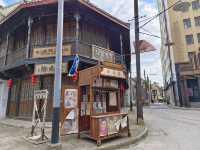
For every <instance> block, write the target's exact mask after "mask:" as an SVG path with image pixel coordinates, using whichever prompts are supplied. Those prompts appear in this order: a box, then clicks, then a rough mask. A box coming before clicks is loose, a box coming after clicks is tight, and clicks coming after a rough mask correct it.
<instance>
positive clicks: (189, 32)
mask: <svg viewBox="0 0 200 150" xmlns="http://www.w3.org/2000/svg"><path fill="white" fill-rule="evenodd" d="M174 4H176V5H174ZM173 5H174V6H173ZM172 6H173V7H172ZM168 8H170V9H168ZM158 9H159V11H160V12H161V11H163V10H165V9H166V11H164V13H162V14H161V15H160V28H161V37H162V43H161V44H162V46H161V61H162V68H163V77H164V89H165V96H166V97H168V99H169V100H170V103H172V104H175V105H178V106H185V107H189V106H191V105H196V104H198V103H199V102H200V78H199V77H200V2H199V0H187V2H186V3H185V2H184V3H182V2H178V3H177V2H175V1H174V0H158Z"/></svg>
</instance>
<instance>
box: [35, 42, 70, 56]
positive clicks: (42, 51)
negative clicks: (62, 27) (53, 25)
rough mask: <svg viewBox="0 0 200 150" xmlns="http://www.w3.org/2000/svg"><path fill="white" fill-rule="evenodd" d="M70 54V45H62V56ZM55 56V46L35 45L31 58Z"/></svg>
mask: <svg viewBox="0 0 200 150" xmlns="http://www.w3.org/2000/svg"><path fill="white" fill-rule="evenodd" d="M70 54H71V45H64V46H63V56H68V55H70ZM55 56H56V47H55V46H53V47H37V48H34V49H33V58H47V57H55Z"/></svg>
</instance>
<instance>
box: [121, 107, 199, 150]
mask: <svg viewBox="0 0 200 150" xmlns="http://www.w3.org/2000/svg"><path fill="white" fill-rule="evenodd" d="M144 117H145V122H146V124H147V126H148V128H149V134H148V136H147V137H146V138H145V139H144V140H142V141H140V142H138V143H137V144H134V145H131V146H128V147H124V148H122V149H120V150H200V110H180V109H171V108H168V107H167V106H166V105H161V104H157V105H153V106H151V107H150V108H145V109H144Z"/></svg>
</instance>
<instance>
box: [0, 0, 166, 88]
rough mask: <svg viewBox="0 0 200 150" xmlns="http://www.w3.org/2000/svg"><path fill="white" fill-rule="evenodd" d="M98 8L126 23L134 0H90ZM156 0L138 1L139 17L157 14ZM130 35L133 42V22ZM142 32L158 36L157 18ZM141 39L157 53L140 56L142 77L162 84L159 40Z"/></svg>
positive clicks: (12, 0)
mask: <svg viewBox="0 0 200 150" xmlns="http://www.w3.org/2000/svg"><path fill="white" fill-rule="evenodd" d="M17 1H19V0H0V4H1V5H10V4H12V3H15V2H17ZM90 1H91V2H93V3H94V4H96V5H97V6H98V7H100V8H102V9H104V10H106V11H107V12H109V13H110V14H112V15H114V16H115V17H118V18H119V19H122V20H123V21H126V22H127V21H128V20H130V19H131V18H133V16H134V9H133V8H134V4H133V3H134V0H117V2H116V0H90ZM156 1H157V0H139V5H140V16H145V17H151V16H153V15H155V14H157V13H158V11H157V5H156V4H157V3H156ZM145 17H144V18H141V20H140V21H141V24H143V23H144V21H142V20H144V19H145ZM131 24H132V25H131V31H132V32H131V35H132V41H133V40H134V38H133V37H134V22H132V23H131ZM144 30H145V31H144ZM141 31H142V32H146V33H151V34H154V35H158V36H160V26H159V21H158V18H157V19H155V20H154V21H152V22H151V23H149V24H148V25H147V26H145V27H144V29H141ZM140 38H141V39H145V40H147V41H149V42H151V43H152V44H153V45H154V46H155V47H156V49H157V51H154V52H151V53H146V54H142V57H141V64H142V76H143V70H144V69H145V70H146V72H147V74H149V76H150V79H151V80H153V81H156V82H158V83H159V84H161V85H162V84H163V79H162V69H161V62H160V39H158V38H154V37H150V36H144V35H140ZM132 68H133V75H134V76H135V58H134V57H133V61H132Z"/></svg>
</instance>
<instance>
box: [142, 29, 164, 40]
mask: <svg viewBox="0 0 200 150" xmlns="http://www.w3.org/2000/svg"><path fill="white" fill-rule="evenodd" d="M140 33H141V34H144V35H148V36H152V37H155V38H159V39H161V37H160V36H158V35H154V34H149V33H145V32H141V31H140Z"/></svg>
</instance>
